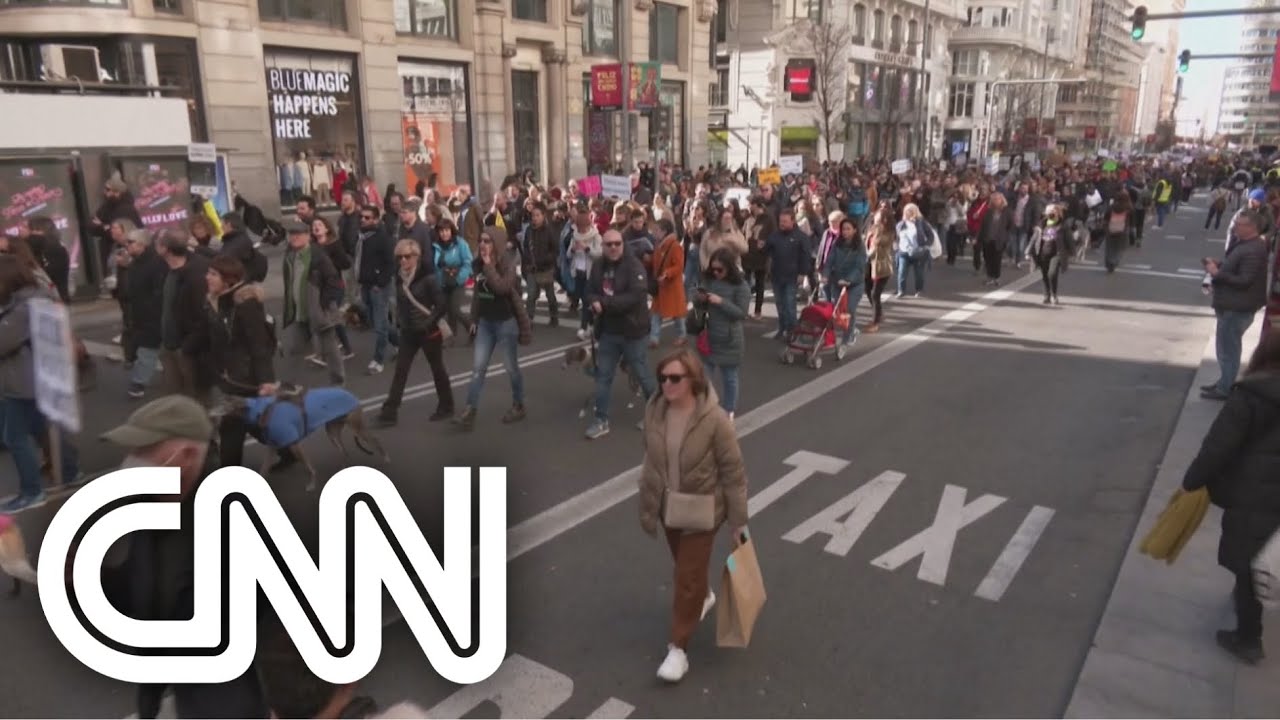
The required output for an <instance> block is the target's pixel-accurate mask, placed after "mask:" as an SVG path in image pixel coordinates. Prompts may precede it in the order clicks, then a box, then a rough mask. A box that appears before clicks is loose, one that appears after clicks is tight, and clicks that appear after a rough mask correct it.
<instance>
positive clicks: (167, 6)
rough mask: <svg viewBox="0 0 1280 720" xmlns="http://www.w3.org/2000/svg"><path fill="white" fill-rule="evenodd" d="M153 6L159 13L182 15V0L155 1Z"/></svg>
mask: <svg viewBox="0 0 1280 720" xmlns="http://www.w3.org/2000/svg"><path fill="white" fill-rule="evenodd" d="M152 5H153V6H155V9H156V12H159V13H172V14H174V15H181V14H182V0H155V1H154V2H153V3H152Z"/></svg>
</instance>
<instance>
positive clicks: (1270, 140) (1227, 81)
mask: <svg viewBox="0 0 1280 720" xmlns="http://www.w3.org/2000/svg"><path fill="white" fill-rule="evenodd" d="M1249 5H1250V7H1280V0H1252V1H1251V2H1250V3H1249ZM1278 36H1280V13H1277V14H1274V15H1270V14H1268V15H1246V16H1245V17H1244V29H1243V30H1242V31H1241V35H1240V52H1241V53H1266V54H1268V55H1271V54H1273V53H1274V52H1275V47H1276V41H1277V37H1278ZM1192 59H1193V61H1194V55H1193V56H1192ZM1270 89H1271V60H1270V59H1266V58H1254V59H1250V60H1240V61H1237V62H1235V63H1232V65H1231V66H1230V67H1229V68H1228V69H1227V73H1226V76H1225V78H1224V80H1223V87H1222V104H1221V109H1220V111H1219V115H1218V132H1219V133H1220V134H1222V135H1224V136H1225V137H1226V138H1227V140H1229V141H1231V142H1236V143H1241V144H1243V145H1246V146H1254V145H1275V144H1277V143H1280V101H1278V100H1272V99H1271V94H1270Z"/></svg>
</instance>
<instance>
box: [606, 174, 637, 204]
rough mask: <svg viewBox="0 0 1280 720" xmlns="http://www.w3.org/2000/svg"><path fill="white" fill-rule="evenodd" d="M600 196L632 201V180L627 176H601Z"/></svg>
mask: <svg viewBox="0 0 1280 720" xmlns="http://www.w3.org/2000/svg"><path fill="white" fill-rule="evenodd" d="M600 195H601V196H602V197H606V198H609V197H616V198H618V199H619V200H630V199H631V178H630V177H628V176H626V175H601V176H600Z"/></svg>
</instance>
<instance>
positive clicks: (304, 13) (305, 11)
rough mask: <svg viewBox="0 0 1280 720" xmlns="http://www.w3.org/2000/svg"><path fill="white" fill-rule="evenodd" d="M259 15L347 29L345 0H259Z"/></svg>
mask: <svg viewBox="0 0 1280 720" xmlns="http://www.w3.org/2000/svg"><path fill="white" fill-rule="evenodd" d="M258 17H259V18H261V19H263V20H275V21H278V22H305V23H316V24H317V25H328V26H329V27H333V28H338V29H339V30H346V29H347V4H346V3H345V2H343V0H258Z"/></svg>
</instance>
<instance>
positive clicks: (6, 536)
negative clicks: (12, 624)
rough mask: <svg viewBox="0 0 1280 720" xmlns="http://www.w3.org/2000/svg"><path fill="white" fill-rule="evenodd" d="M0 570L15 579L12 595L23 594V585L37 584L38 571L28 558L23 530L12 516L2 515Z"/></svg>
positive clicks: (0, 517)
mask: <svg viewBox="0 0 1280 720" xmlns="http://www.w3.org/2000/svg"><path fill="white" fill-rule="evenodd" d="M0 570H2V571H4V574H5V575H8V576H9V577H11V578H13V590H10V591H9V594H10V595H13V596H16V595H18V594H19V593H20V592H22V583H24V582H27V583H31V584H32V585H35V584H36V571H35V568H33V567H31V560H30V559H29V558H28V557H27V545H26V543H25V542H23V540H22V528H20V527H18V522H17V521H16V520H14V519H13V516H11V515H0Z"/></svg>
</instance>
